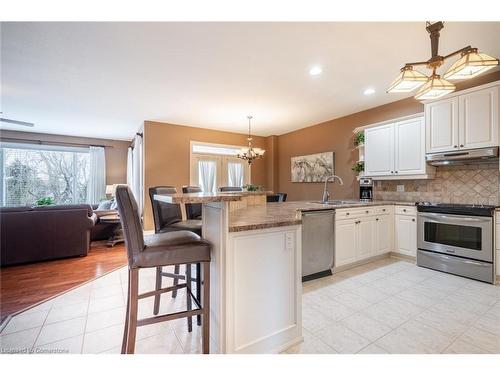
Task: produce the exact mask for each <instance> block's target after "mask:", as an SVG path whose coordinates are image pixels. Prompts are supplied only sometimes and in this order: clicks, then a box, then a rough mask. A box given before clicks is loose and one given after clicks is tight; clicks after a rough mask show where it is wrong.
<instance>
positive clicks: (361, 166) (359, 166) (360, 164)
mask: <svg viewBox="0 0 500 375" xmlns="http://www.w3.org/2000/svg"><path fill="white" fill-rule="evenodd" d="M351 169H352V170H353V171H354V172H356V173H357V174H360V173H361V172H364V171H365V162H364V161H357V162H356V163H354V165H353V166H352V168H351Z"/></svg>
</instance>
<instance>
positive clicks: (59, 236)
mask: <svg viewBox="0 0 500 375" xmlns="http://www.w3.org/2000/svg"><path fill="white" fill-rule="evenodd" d="M95 222H96V215H95V214H94V213H93V211H92V207H90V205H86V204H81V205H56V206H41V207H2V208H0V237H1V239H0V253H1V259H0V265H1V266H7V265H12V264H20V263H28V262H38V261H42V260H49V259H57V258H67V257H73V256H84V255H87V253H88V251H89V249H90V236H91V230H92V228H93V227H94V224H95Z"/></svg>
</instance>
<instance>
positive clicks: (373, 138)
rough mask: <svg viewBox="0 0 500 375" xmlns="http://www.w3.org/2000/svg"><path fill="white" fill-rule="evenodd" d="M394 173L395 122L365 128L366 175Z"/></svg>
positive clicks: (388, 174)
mask: <svg viewBox="0 0 500 375" xmlns="http://www.w3.org/2000/svg"><path fill="white" fill-rule="evenodd" d="M391 174H394V124H387V125H381V126H376V127H373V128H368V129H366V130H365V174H364V175H365V176H367V177H371V176H390V175H391Z"/></svg>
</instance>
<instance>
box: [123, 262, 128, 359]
mask: <svg viewBox="0 0 500 375" xmlns="http://www.w3.org/2000/svg"><path fill="white" fill-rule="evenodd" d="M129 309H130V270H129V273H128V287H127V309H126V310H125V327H124V328H123V339H122V354H125V353H126V352H127V335H128V315H129V314H128V310H129Z"/></svg>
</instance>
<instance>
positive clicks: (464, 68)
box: [443, 48, 498, 80]
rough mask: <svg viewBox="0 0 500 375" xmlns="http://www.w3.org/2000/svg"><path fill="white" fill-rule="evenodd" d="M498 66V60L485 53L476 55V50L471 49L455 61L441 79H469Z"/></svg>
mask: <svg viewBox="0 0 500 375" xmlns="http://www.w3.org/2000/svg"><path fill="white" fill-rule="evenodd" d="M497 65H498V59H495V58H494V57H491V56H489V55H487V54H485V53H478V52H477V49H475V48H472V49H470V50H469V51H467V52H465V53H464V54H462V57H461V58H460V59H459V60H458V61H456V62H455V63H454V64H453V65H452V66H450V68H449V69H448V70H447V71H446V73H445V74H444V76H443V78H446V79H451V80H454V79H470V78H474V77H476V76H478V75H479V74H481V73H484V72H486V71H487V70H490V69H492V68H494V67H495V66H497Z"/></svg>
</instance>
